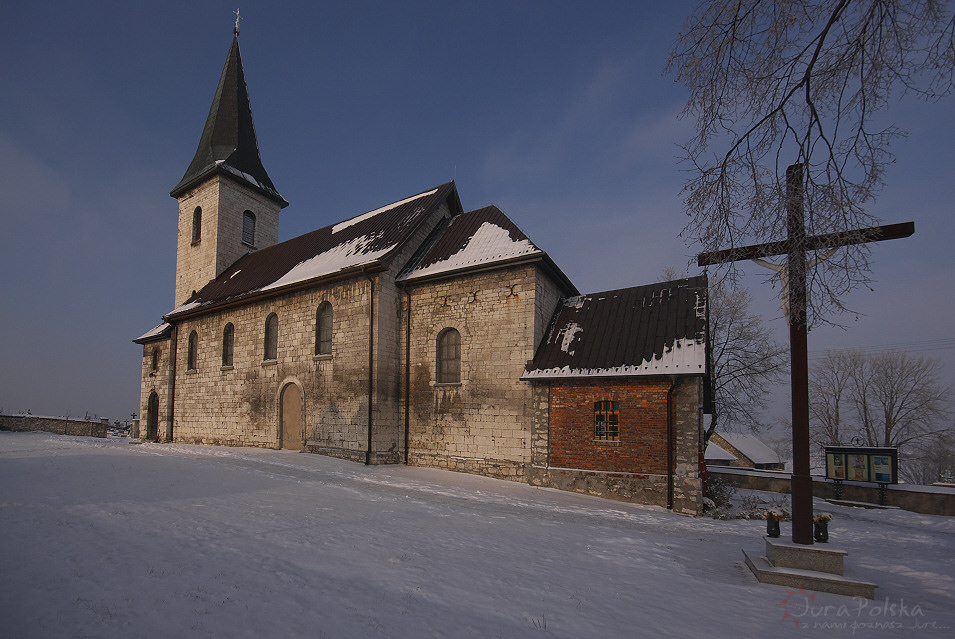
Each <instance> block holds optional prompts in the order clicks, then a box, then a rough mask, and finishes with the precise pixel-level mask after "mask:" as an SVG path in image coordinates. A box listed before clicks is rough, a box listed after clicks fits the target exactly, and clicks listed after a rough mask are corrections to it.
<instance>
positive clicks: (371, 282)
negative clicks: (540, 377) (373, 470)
mask: <svg viewBox="0 0 955 639" xmlns="http://www.w3.org/2000/svg"><path fill="white" fill-rule="evenodd" d="M361 272H362V275H364V276H365V277H366V278H367V279H368V449H367V450H366V451H365V465H366V466H370V465H371V447H372V425H373V412H374V404H373V403H372V402H373V398H374V394H373V393H374V390H375V279H374V277H373V276H371V275H369V274H368V273H366V272H365V269H364V267H363V268H362V269H361Z"/></svg>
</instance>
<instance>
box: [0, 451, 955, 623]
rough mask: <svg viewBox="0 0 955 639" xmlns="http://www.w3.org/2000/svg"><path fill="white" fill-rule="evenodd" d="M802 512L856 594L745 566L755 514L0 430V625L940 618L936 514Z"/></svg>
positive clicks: (941, 567) (952, 601)
mask: <svg viewBox="0 0 955 639" xmlns="http://www.w3.org/2000/svg"><path fill="white" fill-rule="evenodd" d="M817 510H825V511H827V512H830V513H833V515H834V517H835V519H834V520H833V522H832V523H831V525H830V535H831V542H832V543H831V544H830V545H831V546H833V547H837V548H842V549H845V550H847V551H848V552H849V557H848V560H847V565H848V572H849V573H850V574H853V575H855V576H857V577H858V578H861V579H865V580H868V581H874V582H876V583H877V584H879V586H880V588H879V590H878V599H877V600H876V601H862V600H856V599H852V598H848V597H840V596H837V595H829V594H825V593H818V594H816V593H811V592H810V593H795V594H793V593H791V592H789V591H787V590H786V589H785V588H782V587H779V586H767V585H762V584H759V583H757V582H756V580H755V579H754V578H753V577H752V575H751V574H750V573H749V571H748V570H747V569H746V568H745V566H744V565H743V563H742V558H743V557H742V553H741V552H740V549H741V548H743V547H746V548H751V549H753V550H759V549H761V548H762V545H763V542H762V537H761V535H762V533H763V531H764V528H765V525H764V524H763V523H762V522H760V521H746V520H733V521H717V520H713V519H709V518H691V517H685V516H681V515H675V514H672V513H669V512H667V511H666V510H664V509H660V508H655V507H647V506H637V505H632V504H623V503H617V502H612V501H606V500H602V499H597V498H592V497H586V496H582V495H575V494H571V493H564V492H560V491H555V490H549V489H540V488H533V487H530V486H526V485H523V484H515V483H510V482H503V481H495V480H492V479H487V478H484V477H476V476H471V475H464V474H458V473H450V472H444V471H438V470H431V469H422V468H407V467H403V466H378V467H365V466H361V465H358V464H353V463H350V462H345V461H340V460H337V459H331V458H327V457H321V456H317V455H306V454H298V453H292V452H287V451H274V450H261V449H250V448H223V447H214V446H189V445H180V444H165V445H156V444H142V445H131V444H129V443H128V442H127V440H125V439H115V438H114V439H107V440H101V439H99V440H97V439H90V438H82V437H64V436H58V435H51V434H48V433H6V432H0V540H2V552H0V636H2V637H11V638H20V637H123V638H126V637H207V636H208V637H315V638H319V639H321V638H328V639H337V638H343V637H415V638H417V637H531V638H533V637H564V638H571V637H600V638H612V637H744V638H747V637H753V638H760V639H763V638H766V637H789V636H827V637H843V636H845V637H850V636H856V637H903V636H911V637H934V636H943V637H952V636H955V552H953V551H955V520H953V519H952V518H945V517H936V516H930V515H919V514H915V513H910V512H904V511H898V510H863V509H852V508H845V507H838V506H831V505H829V504H826V503H824V502H817ZM788 532H789V531H788V525H787V524H784V527H783V534H784V535H786V534H787V533H788ZM796 621H798V622H799V623H798V625H797V624H796V623H795V622H796Z"/></svg>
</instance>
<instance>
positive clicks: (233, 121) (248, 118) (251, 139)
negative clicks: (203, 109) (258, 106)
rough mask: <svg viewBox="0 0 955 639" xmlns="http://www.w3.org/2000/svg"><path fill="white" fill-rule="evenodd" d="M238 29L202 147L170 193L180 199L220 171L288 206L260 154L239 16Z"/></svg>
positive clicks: (203, 131) (211, 111) (204, 129)
mask: <svg viewBox="0 0 955 639" xmlns="http://www.w3.org/2000/svg"><path fill="white" fill-rule="evenodd" d="M234 32H235V36H234V37H233V39H232V47H231V48H230V49H229V56H228V57H227V58H226V62H225V67H224V68H223V69H222V77H220V78H219V86H218V87H217V88H216V94H215V97H214V98H213V100H212V107H211V108H210V109H209V117H208V118H207V119H206V126H205V128H203V130H202V137H201V138H199V148H198V149H197V150H196V155H195V157H194V158H193V159H192V162H191V163H190V164H189V168H188V169H186V173H185V175H183V176H182V179H181V180H180V181H179V184H177V185H176V187H175V188H174V189H173V190H172V192H171V193H170V195H172V196H173V197H176V198H178V197H179V196H180V195H182V194H183V193H185V192H186V191H187V190H189V189H190V188H192V187H194V186H196V185H198V184H199V183H200V182H203V181H204V180H206V179H208V178H209V177H212V176H213V175H215V174H217V173H218V174H223V175H227V176H229V177H230V178H232V179H234V180H237V181H239V182H240V183H243V184H246V185H248V186H251V187H252V188H253V189H255V190H257V191H259V192H260V193H262V194H263V195H265V196H266V197H268V198H269V199H271V200H273V201H275V202H277V203H278V204H279V206H280V207H282V208H284V207H286V206H288V202H286V201H285V198H283V197H282V196H281V195H279V192H278V191H277V190H276V189H275V186H274V185H273V184H272V180H271V179H269V174H268V173H266V171H265V167H264V166H262V159H261V157H260V156H259V145H258V142H257V141H256V138H255V127H254V126H253V124H252V105H251V104H250V103H249V93H248V89H247V88H246V85H245V73H244V72H243V70H242V57H241V55H240V54H239V33H238V15H237V16H236V28H235V29H234Z"/></svg>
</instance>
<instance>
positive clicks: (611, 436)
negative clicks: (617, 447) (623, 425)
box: [594, 400, 620, 441]
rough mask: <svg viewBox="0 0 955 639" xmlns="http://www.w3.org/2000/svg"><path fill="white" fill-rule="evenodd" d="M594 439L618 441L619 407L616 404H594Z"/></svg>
mask: <svg viewBox="0 0 955 639" xmlns="http://www.w3.org/2000/svg"><path fill="white" fill-rule="evenodd" d="M594 439H601V440H605V441H616V440H618V439H620V406H619V404H618V403H617V402H614V401H609V400H604V401H599V402H594Z"/></svg>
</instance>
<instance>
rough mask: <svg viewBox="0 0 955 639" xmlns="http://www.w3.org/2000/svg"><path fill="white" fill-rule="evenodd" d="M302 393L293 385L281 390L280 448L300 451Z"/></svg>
mask: <svg viewBox="0 0 955 639" xmlns="http://www.w3.org/2000/svg"><path fill="white" fill-rule="evenodd" d="M302 439H303V437H302V391H301V390H300V389H299V387H298V386H297V385H295V384H287V385H286V386H285V388H284V389H282V448H287V449H289V450H302Z"/></svg>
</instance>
